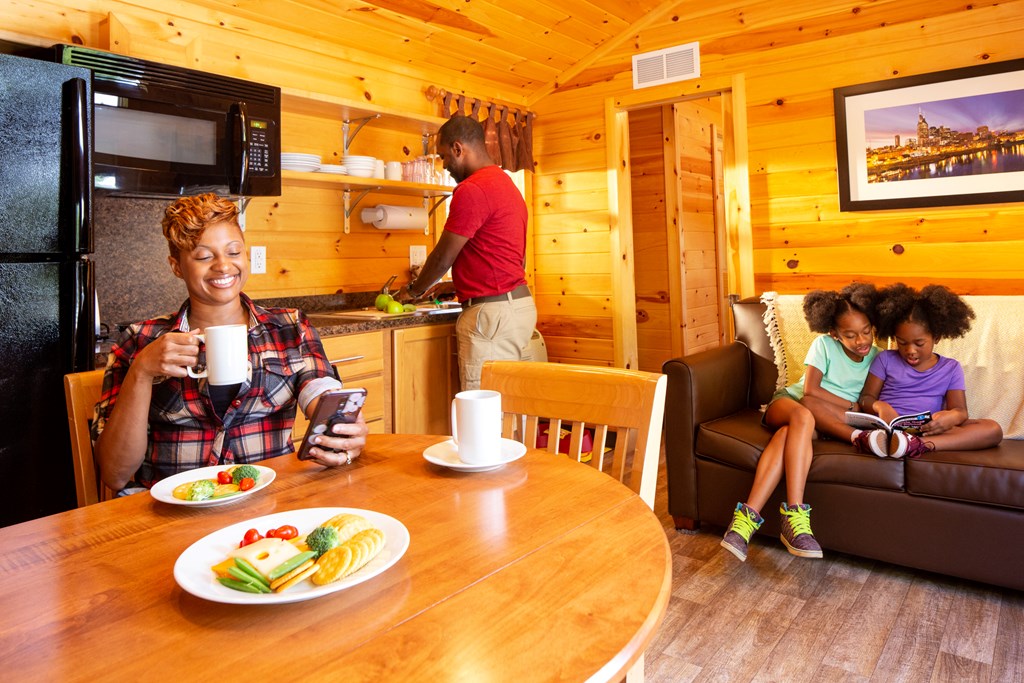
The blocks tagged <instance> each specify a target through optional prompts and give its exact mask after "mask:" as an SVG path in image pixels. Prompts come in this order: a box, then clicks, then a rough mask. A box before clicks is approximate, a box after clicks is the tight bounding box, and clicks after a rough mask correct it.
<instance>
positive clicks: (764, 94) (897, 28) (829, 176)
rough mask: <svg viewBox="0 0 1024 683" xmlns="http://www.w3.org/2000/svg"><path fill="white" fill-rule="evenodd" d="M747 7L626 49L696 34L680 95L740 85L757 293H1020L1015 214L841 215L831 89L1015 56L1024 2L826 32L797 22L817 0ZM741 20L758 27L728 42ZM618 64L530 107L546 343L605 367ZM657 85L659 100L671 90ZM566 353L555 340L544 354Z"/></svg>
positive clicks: (843, 13)
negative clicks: (609, 116) (606, 137)
mask: <svg viewBox="0 0 1024 683" xmlns="http://www.w3.org/2000/svg"><path fill="white" fill-rule="evenodd" d="M733 4H735V3H733ZM744 4H745V5H746V7H744V10H749V11H744V12H738V11H736V10H735V8H733V9H728V8H727V9H723V10H721V11H718V12H716V11H715V10H713V9H708V10H707V14H706V16H704V17H702V18H700V19H699V20H694V21H693V22H684V21H680V22H679V23H678V24H672V25H671V26H667V25H666V26H661V27H657V28H652V29H650V30H649V31H646V32H641V33H640V35H638V37H637V39H636V41H634V42H632V43H630V44H628V45H626V46H624V48H623V50H624V51H625V52H639V51H643V50H644V49H655V48H657V47H664V46H666V45H672V44H678V43H683V42H686V41H687V40H697V39H701V40H702V45H701V67H702V79H701V80H700V81H697V82H696V83H693V82H691V83H688V84H680V85H679V87H678V88H677V90H678V91H679V92H680V93H688V94H693V93H694V92H700V87H699V86H700V84H701V81H710V80H715V81H716V82H722V80H723V79H724V78H728V77H730V76H731V75H733V74H742V75H743V76H744V81H745V84H746V99H747V103H748V104H747V117H748V124H749V128H748V138H749V173H750V192H751V211H752V223H753V229H754V263H755V273H754V282H755V288H756V290H757V291H762V290H768V289H774V290H778V291H781V292H804V291H808V290H810V289H814V288H818V287H823V288H837V287H841V286H843V285H845V284H847V283H849V282H850V281H851V280H853V279H869V280H871V281H874V282H877V283H883V284H884V283H888V282H893V281H897V280H903V281H906V282H908V283H910V284H915V285H922V284H926V283H928V282H935V281H938V282H944V283H947V284H949V285H950V286H952V287H954V288H955V289H956V290H957V291H960V292H962V293H972V294H994V293H1022V292H1024V270H1021V268H1020V267H1019V264H1020V263H1021V262H1024V240H1022V235H1021V231H1020V228H1019V226H1020V225H1021V223H1022V220H1024V206H1022V205H1021V204H1003V205H981V206H975V207H947V208H934V209H904V210H898V211H875V212H856V213H842V212H840V211H839V206H838V191H837V176H836V153H835V132H834V120H833V116H832V89H833V88H835V87H840V86H845V85H852V84H857V83H866V82H872V81H878V80H885V79H889V78H893V77H899V76H908V75H913V74H919V73H928V72H933V71H940V70H944V69H952V68H958V67H964V66H971V65H974V64H982V63H987V62H989V61H1003V60H1008V59H1016V58H1021V57H1024V39H1022V37H1024V2H1022V1H1020V0H1015V1H1012V2H1004V3H999V4H994V3H985V4H984V5H983V6H971V5H964V4H962V3H953V2H947V1H946V0H935V1H933V2H929V3H920V2H900V3H894V2H888V3H881V2H880V3H877V4H876V5H875V6H873V8H870V11H868V10H867V9H866V10H865V11H863V12H862V11H860V8H858V9H857V10H855V11H852V12H851V11H850V10H849V8H848V7H847V8H846V9H845V10H840V9H839V8H838V4H837V3H831V4H833V5H837V7H836V9H835V11H834V12H833V14H832V15H831V16H830V17H829V18H828V19H827V20H826V19H822V20H820V21H809V20H806V17H805V16H804V15H806V14H808V13H810V12H812V11H814V8H812V7H811V5H814V4H817V5H818V6H822V5H823V3H796V4H793V3H789V4H785V5H783V4H782V3H767V2H752V3H744ZM926 4H927V5H928V6H927V7H925V5H926ZM804 5H807V6H806V7H805V6H804ZM680 9H681V11H682V6H681V8H680ZM758 9H760V10H761V12H760V14H758V12H757V11H756V10H758ZM684 13H685V12H684ZM787 15H791V16H792V19H791V20H790V19H787ZM921 16H925V17H927V18H926V19H923V20H922V19H920V18H919V17H921ZM755 18H756V19H757V20H758V21H756V22H755V21H754V19H755ZM738 19H739V20H742V21H744V22H746V25H748V26H751V27H755V28H751V29H750V32H749V33H747V34H742V33H741V34H737V31H736V29H735V24H736V21H737V20H738ZM757 26H766V27H770V26H775V28H774V29H770V28H756V27H757ZM670 32H672V33H670ZM691 32H694V33H693V35H691ZM672 35H674V36H675V37H674V38H673V37H671V36H672ZM716 36H723V37H721V38H719V39H717V40H716V38H715V37H716ZM813 36H819V37H818V38H817V39H814V38H813ZM648 46H653V47H648ZM625 58H626V57H624V54H609V55H608V57H607V60H606V61H608V62H609V64H612V63H614V64H615V65H617V67H616V68H614V69H613V68H610V67H609V66H607V65H605V64H604V63H601V62H599V63H596V64H594V66H593V68H592V69H591V70H590V71H589V72H584V73H582V74H580V77H579V78H578V79H577V82H576V83H575V84H569V86H567V87H566V88H565V89H564V90H563V91H561V92H556V93H554V94H552V95H550V96H548V97H545V98H543V99H541V100H540V101H539V102H537V103H536V105H535V107H534V108H535V109H536V111H537V114H538V117H537V126H536V128H535V136H536V139H535V150H537V152H538V157H539V166H538V174H537V177H536V181H535V182H536V188H537V192H538V202H537V204H536V220H537V226H538V234H541V233H543V234H544V235H550V236H553V235H558V237H559V240H558V241H557V243H552V244H548V245H547V246H546V248H545V258H544V259H543V260H542V259H538V261H537V281H538V283H541V282H544V283H548V286H547V287H546V288H545V289H544V290H543V291H542V292H541V295H542V297H544V298H543V300H542V302H541V303H542V307H541V326H542V329H543V330H545V334H546V335H555V334H559V333H561V334H565V335H567V336H569V335H590V336H592V337H593V338H594V339H593V340H592V341H591V342H590V343H592V344H593V345H594V346H595V348H596V347H597V346H598V345H599V344H601V345H604V344H605V342H606V341H607V345H605V346H604V348H606V349H607V355H605V356H604V357H603V358H604V359H606V360H608V361H610V360H611V358H612V355H611V341H610V340H611V334H610V329H609V327H610V324H611V318H610V313H609V312H606V309H607V296H608V294H609V292H610V291H611V290H610V286H604V284H603V281H602V280H601V279H599V278H597V277H595V275H594V273H595V272H599V273H602V274H603V273H604V272H606V269H607V268H610V263H611V262H612V259H617V258H619V257H620V256H619V255H612V254H610V253H608V252H607V251H605V250H603V245H602V243H601V241H600V240H598V239H595V238H594V235H595V234H604V232H605V231H606V230H607V225H608V222H609V221H610V220H613V218H612V217H610V216H609V215H608V206H609V203H608V196H607V189H606V187H607V183H605V182H603V180H604V178H605V177H606V176H607V175H608V174H609V170H610V169H608V168H607V164H606V161H605V158H606V155H605V149H604V144H603V142H602V138H603V134H604V117H605V108H604V107H605V100H606V99H607V98H609V97H613V96H615V95H618V94H621V93H623V92H628V91H631V82H630V73H629V71H628V66H627V67H625V68H626V69H627V70H625V71H624V70H623V68H622V66H621V62H622V61H623V60H624V59H625ZM650 90H651V91H652V97H659V98H663V97H665V96H666V93H667V92H669V91H671V88H669V87H668V86H663V87H661V88H651V89H650ZM653 91H657V94H656V95H655V94H653ZM541 194H543V201H541V199H540V195H541ZM897 245H900V247H901V248H897ZM538 248H539V243H538ZM555 283H557V286H554V285H555ZM549 339H551V337H549ZM564 345H565V344H564V343H563V342H561V341H560V340H557V339H555V340H552V343H551V344H550V346H549V348H552V349H553V350H554V349H558V348H561V347H563V346H564ZM552 355H553V356H555V357H554V358H553V359H554V360H568V356H562V357H559V355H560V354H558V353H557V352H556V353H553V354H552ZM595 360H599V359H595Z"/></svg>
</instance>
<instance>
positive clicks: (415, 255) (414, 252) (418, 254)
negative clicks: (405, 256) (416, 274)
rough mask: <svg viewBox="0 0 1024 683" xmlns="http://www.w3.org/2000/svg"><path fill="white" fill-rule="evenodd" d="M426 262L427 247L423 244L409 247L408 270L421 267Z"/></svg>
mask: <svg viewBox="0 0 1024 683" xmlns="http://www.w3.org/2000/svg"><path fill="white" fill-rule="evenodd" d="M426 261H427V247H426V246H425V245H423V244H411V245H409V270H412V269H413V268H416V267H418V266H422V265H423V264H424V263H426Z"/></svg>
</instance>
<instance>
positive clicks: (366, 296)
mask: <svg viewBox="0 0 1024 683" xmlns="http://www.w3.org/2000/svg"><path fill="white" fill-rule="evenodd" d="M376 295H377V292H355V293H351V294H327V295H316V296H296V297H287V298H276V299H256V303H257V304H258V305H260V306H264V307H282V308H298V309H299V310H301V311H302V312H303V313H305V314H306V317H307V318H309V322H310V323H311V324H312V325H313V327H315V328H316V331H317V333H319V334H320V336H321V337H331V336H336V335H343V334H356V333H359V332H373V331H376V330H389V329H394V328H400V327H417V326H420V325H441V324H444V323H453V322H455V320H456V318H458V317H459V313H460V312H461V311H462V309H461V308H453V309H451V310H446V311H442V312H438V313H430V314H429V315H395V316H394V317H387V318H381V319H369V320H352V319H346V318H338V317H336V315H334V314H338V313H341V312H343V311H358V310H364V309H368V308H372V307H373V300H374V299H375V298H376ZM114 341H115V339H102V340H99V341H98V342H97V352H96V367H97V368H103V367H106V364H107V354H108V353H109V352H110V349H111V347H112V346H113V344H114Z"/></svg>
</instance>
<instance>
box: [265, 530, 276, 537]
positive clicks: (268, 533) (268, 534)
mask: <svg viewBox="0 0 1024 683" xmlns="http://www.w3.org/2000/svg"><path fill="white" fill-rule="evenodd" d="M264 538H277V529H267V533H266V534H265V535H264Z"/></svg>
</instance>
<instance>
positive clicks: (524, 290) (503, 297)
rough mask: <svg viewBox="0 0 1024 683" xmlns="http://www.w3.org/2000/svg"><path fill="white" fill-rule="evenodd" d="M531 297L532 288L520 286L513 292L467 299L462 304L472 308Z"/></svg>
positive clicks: (464, 306)
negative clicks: (478, 305)
mask: <svg viewBox="0 0 1024 683" xmlns="http://www.w3.org/2000/svg"><path fill="white" fill-rule="evenodd" d="M528 296H530V288H529V287H528V286H527V285H519V286H518V287H516V288H515V289H513V290H512V291H511V292H505V293H504V294H495V295H494V296H475V297H473V298H472V299H466V300H465V301H463V302H462V307H463V308H469V307H470V306H476V305H477V304H490V303H494V302H495V301H512V300H513V299H522V298H524V297H528Z"/></svg>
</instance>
